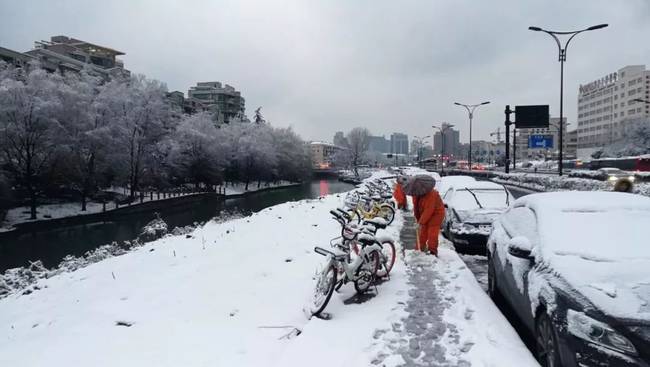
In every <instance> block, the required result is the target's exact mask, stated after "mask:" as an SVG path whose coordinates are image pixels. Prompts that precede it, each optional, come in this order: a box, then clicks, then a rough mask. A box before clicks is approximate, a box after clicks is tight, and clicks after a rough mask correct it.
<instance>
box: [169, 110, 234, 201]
mask: <svg viewBox="0 0 650 367" xmlns="http://www.w3.org/2000/svg"><path fill="white" fill-rule="evenodd" d="M174 137H175V139H174V144H173V146H172V149H171V153H170V154H171V157H170V161H171V164H172V167H173V168H174V169H175V170H176V171H177V172H178V175H179V176H181V177H184V178H185V179H186V180H188V181H189V182H191V183H193V184H194V185H195V187H196V188H198V187H199V186H200V184H205V185H215V184H219V183H221V181H222V180H223V176H222V172H223V168H224V166H225V157H224V155H225V152H224V150H225V149H223V148H224V147H225V144H224V143H225V142H224V141H219V140H220V137H221V136H220V131H219V129H217V127H216V126H215V124H214V123H213V121H212V118H211V116H210V115H209V114H207V113H200V114H196V115H192V116H189V117H187V118H185V119H184V120H183V121H181V123H180V124H179V126H178V128H177V129H176V132H175V134H174Z"/></svg>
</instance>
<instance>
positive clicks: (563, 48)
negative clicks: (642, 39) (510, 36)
mask: <svg viewBox="0 0 650 367" xmlns="http://www.w3.org/2000/svg"><path fill="white" fill-rule="evenodd" d="M605 27H607V24H598V25H595V26H591V27H589V28H585V29H582V30H579V31H571V32H557V31H549V30H546V29H543V28H540V27H528V29H529V30H531V31H535V32H544V33H546V34H548V35H549V36H551V37H553V39H554V40H555V43H557V48H558V51H559V57H558V59H559V61H560V129H559V130H560V135H559V137H560V141H559V142H558V143H559V145H560V154H559V155H558V174H559V175H560V176H562V153H563V146H562V143H563V140H562V136H563V135H564V134H563V133H562V124H563V121H562V120H563V118H564V62H565V61H566V49H567V47H569V42H571V40H572V39H573V37H575V36H576V35H578V34H579V33H582V32H587V31H595V30H597V29H601V28H605ZM558 35H560V36H564V35H567V36H568V35H570V37H569V39H568V40H567V41H566V43H565V44H564V46H562V42H560V39H559V38H558V37H557V36H558Z"/></svg>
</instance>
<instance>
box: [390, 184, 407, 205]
mask: <svg viewBox="0 0 650 367" xmlns="http://www.w3.org/2000/svg"><path fill="white" fill-rule="evenodd" d="M393 197H394V198H395V201H397V206H399V207H403V206H406V195H405V194H404V190H402V185H401V184H399V183H396V184H395V190H393Z"/></svg>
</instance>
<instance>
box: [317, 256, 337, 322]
mask: <svg viewBox="0 0 650 367" xmlns="http://www.w3.org/2000/svg"><path fill="white" fill-rule="evenodd" d="M337 272H338V271H337V269H336V266H334V264H330V265H329V266H328V267H326V268H324V269H323V271H321V273H320V275H319V277H318V280H317V281H316V287H315V289H314V295H313V298H312V303H311V313H312V315H314V316H318V315H320V313H321V312H323V310H325V307H327V304H328V303H329V301H330V299H331V298H332V293H334V287H335V286H336V273H337Z"/></svg>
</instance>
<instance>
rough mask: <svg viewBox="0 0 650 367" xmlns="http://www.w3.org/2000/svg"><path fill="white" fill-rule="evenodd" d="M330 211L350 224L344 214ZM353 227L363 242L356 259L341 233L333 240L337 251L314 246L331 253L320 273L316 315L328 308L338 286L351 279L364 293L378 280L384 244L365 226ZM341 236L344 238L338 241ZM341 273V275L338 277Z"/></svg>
mask: <svg viewBox="0 0 650 367" xmlns="http://www.w3.org/2000/svg"><path fill="white" fill-rule="evenodd" d="M330 213H332V214H333V215H334V217H335V219H336V220H337V221H338V222H339V223H341V224H342V225H343V226H347V223H346V222H345V221H344V219H342V216H340V215H338V214H336V213H335V212H334V211H330ZM350 231H351V232H353V233H354V238H355V240H357V241H359V243H361V249H360V251H359V255H358V256H356V257H355V258H354V259H352V258H351V256H350V246H349V243H348V242H347V240H346V239H345V238H344V237H337V238H335V239H333V240H332V242H330V245H331V246H332V247H334V248H335V250H336V251H337V252H334V251H329V250H327V249H324V248H322V247H318V246H316V247H314V252H316V253H317V254H319V255H323V256H325V257H327V263H326V265H325V266H324V267H323V270H322V271H321V272H320V274H319V275H318V279H317V281H316V287H315V292H314V295H313V299H312V304H311V312H312V315H314V316H319V315H320V314H321V313H322V312H323V311H324V310H325V307H327V304H328V303H329V301H330V299H331V298H332V294H333V293H334V290H335V289H339V288H340V287H342V286H343V285H344V284H346V283H348V282H353V283H354V289H355V290H356V291H357V293H364V292H366V291H367V290H368V289H369V288H370V286H371V285H372V284H373V283H374V281H375V277H376V275H377V272H378V270H379V267H380V258H381V255H380V254H381V251H382V248H381V246H380V245H379V243H378V242H377V241H376V240H375V238H374V237H373V236H371V235H368V234H367V233H364V232H362V231H361V230H356V229H354V228H350ZM339 238H341V239H342V241H340V242H339V241H337V240H338V239H339ZM339 276H340V277H341V278H340V279H338V277H339Z"/></svg>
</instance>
